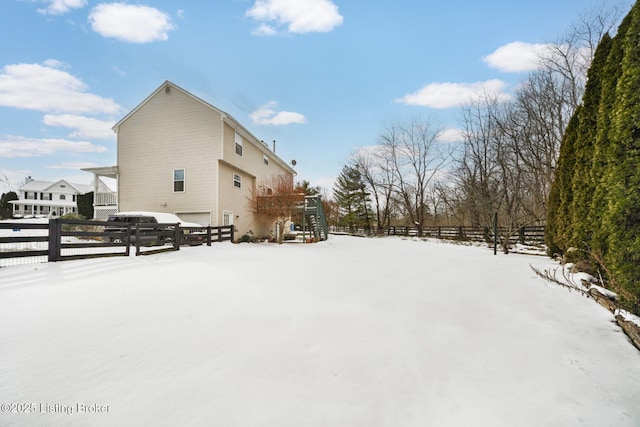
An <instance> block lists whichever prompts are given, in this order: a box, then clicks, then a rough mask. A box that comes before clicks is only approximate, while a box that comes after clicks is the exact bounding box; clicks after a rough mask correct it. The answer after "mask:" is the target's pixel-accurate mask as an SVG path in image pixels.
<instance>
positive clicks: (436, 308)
mask: <svg viewBox="0 0 640 427" xmlns="http://www.w3.org/2000/svg"><path fill="white" fill-rule="evenodd" d="M530 264H531V265H534V266H536V267H538V268H540V269H546V268H550V267H554V264H553V263H552V262H551V261H550V260H549V259H546V258H544V257H536V256H530V255H515V254H512V255H508V256H507V255H503V254H499V255H498V256H493V252H492V251H491V250H489V249H486V248H479V247H472V246H461V245H454V244H448V243H440V242H433V241H429V242H423V241H418V240H411V239H401V238H387V239H363V238H354V237H347V236H332V237H331V238H330V240H329V241H326V242H321V243H318V244H314V245H300V244H285V245H272V244H240V245H233V244H230V243H220V244H214V245H213V246H212V247H206V246H200V247H189V248H183V249H182V250H180V251H178V252H172V253H165V254H160V255H154V256H146V257H133V256H132V257H129V258H109V259H93V260H82V261H68V262H61V263H49V264H39V265H30V266H17V267H10V268H2V269H0V343H1V346H0V403H3V404H9V405H3V407H2V410H3V412H0V425H2V426H14V425H15V426H23V425H29V426H85V425H97V426H114V425H121V426H143V425H149V426H151V425H153V426H178V425H184V426H187V425H203V426H225V427H226V426H241V427H245V426H247V427H250V426H278V427H283V426H293V427H300V426H305V427H306V426H350V427H351V426H366V427H373V426H394V427H396V426H420V427H424V426H492V427H495V426H563V427H566V426H598V427H600V426H616V427H622V426H638V425H640V404H639V402H640V386H639V384H640V352H638V350H636V349H635V348H634V347H633V346H632V345H631V344H630V343H629V341H628V339H627V338H626V336H625V335H624V334H623V333H622V332H621V330H620V328H619V327H618V326H617V325H616V324H615V323H614V321H613V320H614V319H613V316H612V315H611V314H610V313H609V312H607V311H606V310H605V309H604V308H602V307H601V306H599V305H598V304H596V303H595V302H594V301H592V300H590V299H587V298H584V297H582V296H580V295H578V294H577V293H575V292H573V293H570V292H568V291H567V290H566V289H563V288H560V287H558V286H556V285H552V284H550V283H547V282H545V281H543V280H542V279H540V278H538V277H537V276H536V275H535V274H534V273H533V271H532V270H531V269H530V267H529V265H530ZM18 410H20V411H22V413H16V412H17V411H18ZM25 412H28V413H25Z"/></svg>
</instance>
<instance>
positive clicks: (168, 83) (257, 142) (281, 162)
mask: <svg viewBox="0 0 640 427" xmlns="http://www.w3.org/2000/svg"><path fill="white" fill-rule="evenodd" d="M167 86H170V87H172V88H175V89H177V90H179V91H180V92H182V93H183V94H185V95H187V96H188V97H190V98H192V99H194V100H196V101H198V102H200V103H201V104H203V105H204V106H206V107H208V108H211V109H212V110H214V111H216V112H218V113H220V115H221V116H222V119H223V120H224V119H225V118H227V119H229V120H230V121H232V122H233V123H234V124H236V125H237V126H238V127H240V128H241V129H242V130H243V131H244V132H246V133H247V135H249V136H250V137H251V138H250V141H251V143H252V144H253V145H255V146H256V147H259V148H260V149H261V150H262V151H264V150H266V151H267V153H268V154H269V155H270V157H271V158H272V159H274V160H276V161H277V162H278V164H279V165H280V166H282V167H284V168H285V169H286V170H287V171H288V172H289V173H291V174H292V175H294V176H295V175H297V172H296V171H295V169H293V168H292V167H291V166H289V165H288V164H287V163H286V162H285V161H284V160H282V159H281V158H280V157H278V155H277V154H276V153H275V152H273V151H272V150H271V149H269V146H267V145H265V144H263V143H261V142H260V140H259V139H258V138H257V137H256V136H255V135H254V134H252V133H251V132H250V131H249V130H248V129H247V128H246V127H244V126H243V125H242V124H241V123H240V122H239V121H238V120H236V119H235V118H234V117H233V116H232V115H231V114H229V113H227V112H225V111H223V110H221V109H219V108H217V107H216V106H214V105H212V104H210V103H208V102H207V101H205V100H203V99H202V98H198V97H197V96H196V95H194V94H192V93H191V92H189V91H186V90H184V89H183V88H181V87H180V86H178V85H177V84H175V83H173V82H171V81H169V80H165V81H164V82H163V83H162V84H161V85H160V86H159V87H158V88H157V89H156V90H154V91H153V92H152V93H151V94H150V95H149V96H147V97H146V98H145V99H144V100H143V101H142V102H141V103H140V104H138V105H137V106H136V107H135V108H134V109H133V110H131V111H130V112H129V113H128V114H127V115H126V116H124V117H123V118H122V119H120V120H119V121H118V122H117V123H116V124H115V125H113V127H112V128H111V130H113V131H114V132H115V133H116V134H117V133H118V128H119V127H120V125H121V124H122V123H123V122H125V121H126V120H127V119H129V117H131V116H132V115H133V114H134V113H136V112H137V111H138V110H140V109H141V108H142V107H143V106H144V105H145V104H146V103H147V102H149V100H151V98H153V97H154V96H156V95H157V94H158V93H159V92H160V91H162V90H163V89H164V88H165V87H167Z"/></svg>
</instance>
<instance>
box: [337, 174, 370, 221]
mask: <svg viewBox="0 0 640 427" xmlns="http://www.w3.org/2000/svg"><path fill="white" fill-rule="evenodd" d="M333 194H334V198H335V201H336V204H337V205H338V209H339V212H340V221H339V223H340V224H341V225H345V226H348V227H349V228H350V229H351V230H354V229H355V227H356V226H358V225H364V226H365V227H367V228H370V227H371V214H370V212H371V209H370V208H369V202H370V200H369V193H367V191H366V184H365V182H364V179H363V177H362V174H361V173H360V171H359V170H358V168H357V167H354V166H344V167H343V168H342V171H341V172H340V175H339V176H338V179H337V180H336V184H335V186H334V188H333Z"/></svg>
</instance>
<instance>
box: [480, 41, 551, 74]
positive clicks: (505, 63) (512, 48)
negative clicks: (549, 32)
mask: <svg viewBox="0 0 640 427" xmlns="http://www.w3.org/2000/svg"><path fill="white" fill-rule="evenodd" d="M552 49H553V45H551V44H546V43H524V42H512V43H508V44H506V45H504V46H500V47H499V48H498V49H496V50H495V51H494V52H493V53H491V54H489V55H487V56H484V57H483V58H482V60H483V61H484V62H485V63H486V64H487V65H488V66H490V67H491V68H495V69H497V70H500V71H504V72H507V73H520V72H527V71H533V70H535V69H537V68H538V67H539V66H540V61H541V58H543V57H545V56H548V55H550V54H551V53H552V51H553V50H552Z"/></svg>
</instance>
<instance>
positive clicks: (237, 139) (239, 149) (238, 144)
mask: <svg viewBox="0 0 640 427" xmlns="http://www.w3.org/2000/svg"><path fill="white" fill-rule="evenodd" d="M234 132H235V131H234ZM234 139H235V143H236V154H237V155H239V156H242V135H240V134H239V133H238V132H235V137H234Z"/></svg>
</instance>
